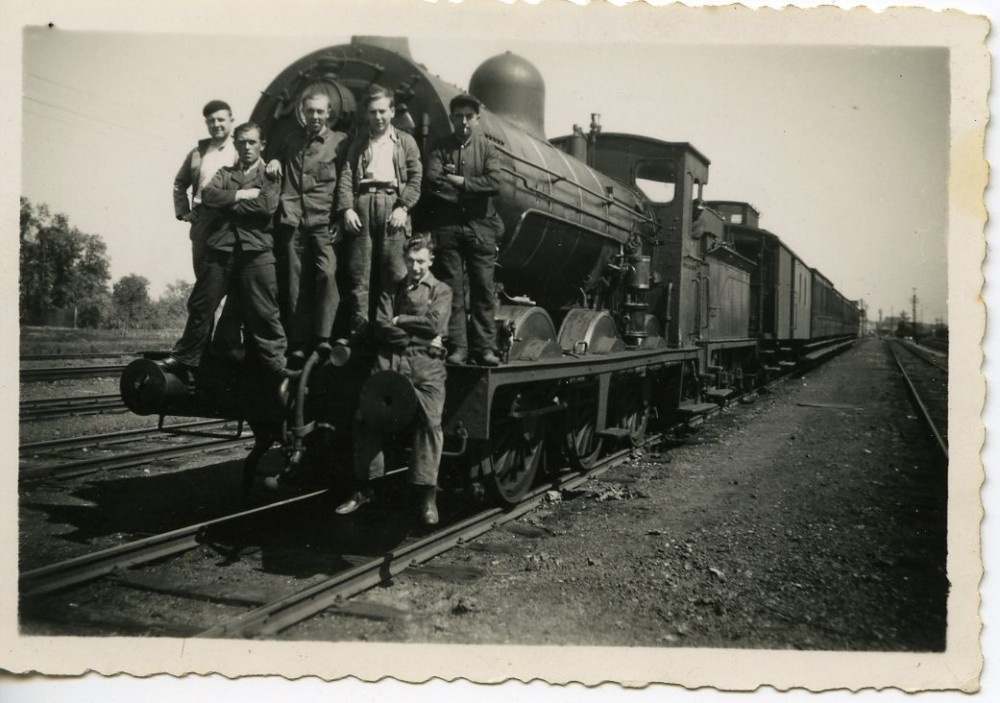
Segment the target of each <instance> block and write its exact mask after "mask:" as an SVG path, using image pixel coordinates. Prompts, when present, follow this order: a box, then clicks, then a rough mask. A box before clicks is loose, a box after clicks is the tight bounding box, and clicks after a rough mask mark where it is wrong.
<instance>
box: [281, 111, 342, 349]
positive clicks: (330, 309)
mask: <svg viewBox="0 0 1000 703" xmlns="http://www.w3.org/2000/svg"><path fill="white" fill-rule="evenodd" d="M300 108H301V115H302V117H303V120H304V122H305V127H304V129H303V130H302V131H297V132H294V133H292V134H291V135H290V136H289V138H288V139H287V140H286V141H285V143H284V144H282V145H281V148H280V149H279V150H278V154H279V156H280V158H277V159H272V160H271V161H270V162H269V163H268V164H267V169H266V172H267V174H268V176H269V177H271V178H279V179H282V184H281V211H280V217H279V225H278V255H279V261H280V265H281V266H282V272H281V273H282V277H281V278H282V291H281V292H282V302H283V305H284V313H285V324H286V326H287V328H288V337H289V343H290V345H291V347H292V349H293V350H294V351H295V352H301V353H303V354H304V353H305V352H306V351H308V350H309V349H311V348H313V347H319V348H321V349H327V350H329V340H330V333H331V331H332V329H333V322H334V318H336V316H337V307H338V305H339V303H340V295H339V293H338V291H337V282H336V279H335V276H336V272H337V255H336V253H335V251H334V244H335V243H336V242H337V241H338V239H339V238H340V227H339V225H338V223H337V221H336V219H335V217H334V215H333V213H334V210H333V204H334V199H335V195H336V189H337V174H338V172H339V170H340V162H341V160H342V156H343V149H344V147H345V146H346V142H345V139H346V137H347V135H346V134H344V133H343V132H337V131H334V130H332V129H330V127H329V126H328V124H327V122H328V121H329V119H330V98H329V96H327V95H326V94H325V93H322V92H317V93H308V94H306V95H305V96H303V98H302V100H301V102H300Z"/></svg>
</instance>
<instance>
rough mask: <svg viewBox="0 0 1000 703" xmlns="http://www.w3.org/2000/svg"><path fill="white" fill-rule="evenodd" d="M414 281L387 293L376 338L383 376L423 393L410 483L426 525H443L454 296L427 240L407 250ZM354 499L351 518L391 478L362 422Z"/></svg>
mask: <svg viewBox="0 0 1000 703" xmlns="http://www.w3.org/2000/svg"><path fill="white" fill-rule="evenodd" d="M404 260H405V262H406V264H405V265H406V269H407V276H406V278H405V279H403V280H402V281H400V282H398V283H396V284H395V285H393V286H392V287H391V288H389V289H387V290H385V291H383V292H382V295H381V296H380V298H379V305H378V312H377V313H376V317H375V320H374V321H373V324H372V328H373V329H372V331H373V333H374V337H375V339H376V341H377V343H378V358H377V359H376V362H375V370H376V371H395V372H396V373H399V374H402V375H403V376H405V377H406V378H407V379H409V381H410V383H412V384H413V390H414V391H416V398H417V410H416V417H415V418H414V420H413V440H412V451H411V454H410V468H409V481H410V483H411V484H412V485H413V486H414V487H415V489H416V491H417V492H418V493H419V498H420V502H419V510H420V518H421V520H422V522H423V523H424V524H425V525H436V524H437V522H438V513H437V504H436V502H435V494H436V493H437V476H438V465H439V464H440V463H441V452H442V450H443V448H444V433H443V431H442V429H441V416H442V413H443V412H444V392H445V388H444V385H445V378H446V376H447V371H446V370H445V366H444V355H445V349H444V345H443V341H442V338H443V335H444V333H445V330H447V329H448V315H449V313H450V311H451V289H450V288H449V287H448V286H447V285H446V284H444V283H442V282H441V281H438V280H437V279H436V278H434V275H433V274H432V273H431V272H430V266H431V263H432V262H433V261H434V246H433V244H432V243H431V242H430V241H428V240H424V239H422V238H420V237H414V238H413V239H410V240H409V241H408V242H407V243H406V244H405V245H404ZM354 470H355V477H356V481H357V487H356V489H355V491H354V494H353V495H352V496H351V497H350V498H349V499H348V500H347V501H346V502H345V503H343V504H342V505H340V506H339V507H338V508H337V513H338V514H340V515H346V514H347V513H352V512H354V511H355V510H357V509H358V508H359V507H361V506H362V505H364V504H365V503H367V502H369V501H370V500H371V499H372V491H371V486H370V482H371V480H372V479H374V478H378V477H380V476H382V475H383V474H384V473H385V464H384V459H383V456H382V437H381V435H380V433H379V432H378V430H377V429H375V428H373V427H369V426H367V424H366V422H365V420H364V419H362V418H359V419H358V420H357V421H356V423H355V427H354Z"/></svg>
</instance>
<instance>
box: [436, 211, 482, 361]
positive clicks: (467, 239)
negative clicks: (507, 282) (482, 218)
mask: <svg viewBox="0 0 1000 703" xmlns="http://www.w3.org/2000/svg"><path fill="white" fill-rule="evenodd" d="M434 239H435V248H436V252H435V255H434V259H435V261H434V275H435V276H437V279H438V280H439V281H442V282H444V283H447V284H448V285H449V286H450V287H451V290H452V298H451V318H450V320H449V321H448V339H449V341H448V347H449V348H451V349H452V350H455V349H466V350H467V349H471V350H472V351H473V352H482V351H486V350H492V349H493V347H494V346H495V344H496V336H497V324H496V317H495V315H496V295H495V292H494V289H493V267H494V265H495V264H496V260H497V245H496V235H495V234H493V232H492V231H489V230H488V229H487V228H485V227H477V228H473V227H471V226H470V225H467V224H466V225H448V226H445V227H438V228H437V229H436V230H434ZM463 264H464V272H463ZM465 273H468V280H469V290H468V298H469V304H468V307H469V320H468V331H467V328H466V302H465V298H466V290H465V275H464V274H465Z"/></svg>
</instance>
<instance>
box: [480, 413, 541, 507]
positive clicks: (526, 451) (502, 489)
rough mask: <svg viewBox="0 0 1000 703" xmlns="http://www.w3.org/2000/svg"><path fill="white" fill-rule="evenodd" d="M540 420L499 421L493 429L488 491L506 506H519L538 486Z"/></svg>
mask: <svg viewBox="0 0 1000 703" xmlns="http://www.w3.org/2000/svg"><path fill="white" fill-rule="evenodd" d="M544 429H545V428H544V422H543V421H542V420H541V419H540V418H538V417H526V418H520V419H518V418H512V417H496V418H494V420H493V422H492V424H491V426H490V446H489V449H488V450H487V451H488V454H487V456H486V462H487V463H488V467H487V468H488V472H489V474H488V476H487V477H486V488H487V490H489V492H490V493H491V494H492V495H493V496H494V497H495V498H497V499H499V500H501V501H503V502H504V503H510V504H514V503H517V502H519V501H520V500H521V499H522V498H523V497H524V495H525V494H526V493H527V492H528V490H529V489H530V488H531V487H532V485H533V484H534V482H535V476H536V475H537V474H538V467H539V466H540V465H541V463H542V456H543V454H544V451H543V445H544V437H545V432H544Z"/></svg>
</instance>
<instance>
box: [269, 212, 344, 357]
mask: <svg viewBox="0 0 1000 703" xmlns="http://www.w3.org/2000/svg"><path fill="white" fill-rule="evenodd" d="M278 235H279V243H280V244H279V246H281V254H282V257H281V258H282V262H281V263H282V267H281V268H282V281H281V283H282V285H281V289H282V296H281V302H282V308H283V313H284V314H283V318H284V320H285V326H286V328H287V329H288V341H289V343H290V344H291V346H292V347H293V348H302V347H304V346H306V345H308V344H309V343H311V342H312V341H313V340H315V339H317V338H319V339H324V340H326V339H329V338H330V332H331V330H332V329H333V321H334V318H336V316H337V308H338V306H339V305H340V294H339V292H338V290H337V281H336V273H337V254H336V252H335V251H334V248H333V243H334V242H333V240H334V235H333V233H331V232H330V226H329V225H327V224H323V225H319V226H315V227H303V226H302V225H301V224H300V225H298V226H295V227H291V226H288V225H285V226H283V227H281V228H280V230H279V232H278Z"/></svg>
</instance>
